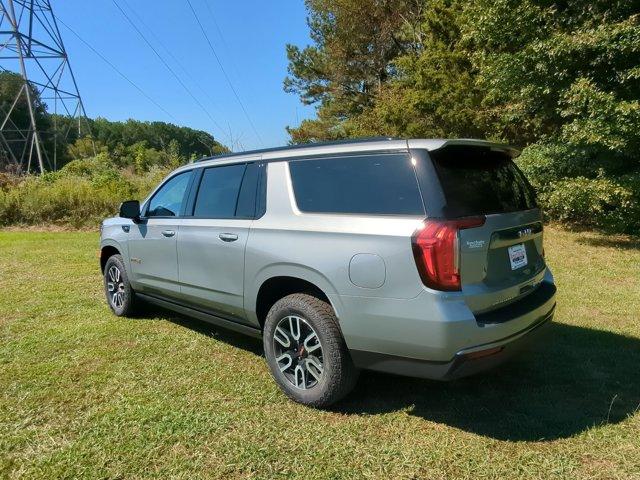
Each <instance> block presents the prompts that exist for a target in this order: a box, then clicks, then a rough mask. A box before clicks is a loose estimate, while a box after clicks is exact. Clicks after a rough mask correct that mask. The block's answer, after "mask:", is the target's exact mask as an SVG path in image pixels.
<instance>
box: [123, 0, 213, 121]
mask: <svg viewBox="0 0 640 480" xmlns="http://www.w3.org/2000/svg"><path fill="white" fill-rule="evenodd" d="M122 2H123V3H124V5H125V6H126V7H127V8H128V9H129V10H130V11H131V13H133V15H134V16H135V17H136V19H137V20H138V21H139V22H140V24H141V25H142V26H143V27H145V28H146V29H147V31H148V32H149V33H150V34H151V36H152V37H153V38H154V39H155V41H156V42H158V44H159V45H160V46H161V47H162V48H163V49H164V51H165V52H167V54H168V55H169V57H171V59H172V60H173V61H174V62H175V64H176V65H178V67H180V69H181V70H182V72H183V73H184V74H185V75H186V76H187V78H189V80H191V81H192V82H193V83H194V85H195V86H196V87H198V89H199V90H200V91H201V92H202V93H203V94H204V96H205V97H207V99H208V100H209V101H210V102H211V104H212V106H213V107H215V108H216V109H218V105H217V104H216V102H215V100H213V98H211V96H210V95H209V93H207V90H206V89H205V88H204V87H202V85H201V84H200V83H199V82H198V80H197V79H196V78H195V77H194V76H193V75H191V74H190V73H189V71H188V70H187V69H186V67H185V66H184V65H183V64H182V62H180V60H179V59H178V58H176V56H175V55H174V54H173V53H171V50H169V48H167V46H166V45H165V44H164V43H163V41H162V40H161V39H160V38H159V37H158V35H156V34H155V32H154V31H153V29H152V28H150V27H149V25H147V24H146V23H145V22H144V20H143V19H142V17H141V16H140V15H139V14H138V12H136V10H135V9H134V8H133V7H132V6H131V4H130V3H129V2H128V1H127V0H122Z"/></svg>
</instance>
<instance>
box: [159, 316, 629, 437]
mask: <svg viewBox="0 0 640 480" xmlns="http://www.w3.org/2000/svg"><path fill="white" fill-rule="evenodd" d="M158 315H159V316H160V317H164V318H166V319H167V320H169V321H171V322H173V323H176V324H178V325H181V326H183V327H185V328H189V329H190V330H193V331H195V332H198V333H200V334H202V335H206V336H209V337H213V338H215V339H216V340H219V341H222V342H225V343H228V344H230V345H232V346H234V347H236V348H242V349H244V350H246V351H249V352H251V353H253V354H255V355H256V356H261V357H262V356H263V350H262V342H261V341H260V340H258V339H255V338H251V337H247V336H245V335H241V334H239V333H235V332H232V331H228V330H225V329H223V328H218V327H216V326H213V325H210V324H208V323H205V322H201V321H199V320H195V319H191V318H189V317H185V316H181V315H177V314H173V313H171V312H167V311H164V310H158ZM639 365H640V339H637V338H632V337H626V336H623V335H619V334H615V333H612V332H606V331H603V330H594V329H589V328H583V327H576V326H571V325H566V324H561V323H552V324H551V325H549V327H548V328H547V329H546V332H545V334H544V335H543V336H542V337H541V338H540V340H539V342H538V343H537V344H536V345H535V346H534V347H532V348H529V349H528V350H525V351H523V352H520V354H519V355H518V356H516V357H515V358H513V359H511V360H510V361H509V362H508V363H506V364H505V365H503V366H501V367H499V368H496V369H494V370H491V371H488V372H484V373H481V374H478V375H475V376H473V377H468V378H463V379H459V380H455V381H452V382H435V381H429V380H421V379H416V378H410V377H401V376H395V375H387V374H382V373H376V372H369V371H364V372H362V374H361V375H360V380H359V382H358V385H357V386H356V388H355V390H354V391H353V392H352V393H351V394H350V395H349V396H348V397H347V398H346V399H345V400H343V401H341V402H340V403H338V404H336V405H335V406H333V407H332V408H331V409H330V410H332V411H335V412H339V413H342V414H346V415H381V414H384V413H390V412H395V411H399V410H406V411H408V412H409V414H410V415H415V416H417V417H420V418H423V419H425V420H428V421H431V422H436V423H442V424H446V425H449V426H452V427H455V428H459V429H461V430H464V431H468V432H472V433H476V434H478V435H484V436H487V437H492V438H495V439H498V440H511V441H551V440H555V439H559V438H566V437H570V436H573V435H575V434H578V433H580V432H582V431H585V430H587V429H589V428H591V427H593V426H597V425H603V424H606V423H618V422H621V421H623V420H624V419H626V418H627V417H628V416H629V415H632V414H634V413H636V412H640V368H638V366H639Z"/></svg>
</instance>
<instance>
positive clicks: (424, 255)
mask: <svg viewBox="0 0 640 480" xmlns="http://www.w3.org/2000/svg"><path fill="white" fill-rule="evenodd" d="M484 222H485V217H469V218H461V219H457V220H427V221H426V222H425V224H424V228H422V229H420V230H418V231H417V232H416V233H415V234H414V236H413V239H412V240H413V242H412V243H413V255H414V257H415V259H416V265H417V267H418V272H419V273H420V277H421V278H422V282H423V283H424V284H425V286H427V287H429V288H433V289H434V290H446V291H456V290H460V270H459V266H458V255H459V246H458V231H459V230H462V229H465V228H474V227H480V226H482V225H484Z"/></svg>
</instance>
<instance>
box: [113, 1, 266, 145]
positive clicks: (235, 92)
mask: <svg viewBox="0 0 640 480" xmlns="http://www.w3.org/2000/svg"><path fill="white" fill-rule="evenodd" d="M114 1H115V0H114ZM187 4H188V5H189V8H190V9H191V12H192V13H193V16H194V17H195V19H196V22H198V26H199V27H200V30H201V31H202V34H203V35H204V38H205V39H206V40H207V43H208V44H209V48H210V49H211V52H212V53H213V56H214V57H215V59H216V62H218V66H219V67H220V70H221V71H222V74H223V75H224V78H225V80H226V81H227V83H228V84H229V88H231V91H232V92H233V95H234V96H235V97H236V100H237V101H238V104H240V108H242V111H243V112H244V115H245V117H247V120H248V121H249V125H251V129H252V130H253V133H255V135H256V137H257V138H258V140H259V141H260V143H262V144H264V142H263V141H262V138H261V137H260V134H259V133H258V130H257V129H256V127H255V125H254V124H253V121H252V120H251V117H250V116H249V113H248V112H247V109H246V108H245V107H244V104H243V103H242V100H240V96H239V95H238V92H237V91H236V89H235V87H234V86H233V82H231V79H230V78H229V75H227V72H226V70H225V69H224V66H223V65H222V62H221V61H220V57H218V54H217V53H216V49H215V48H213V44H212V43H211V40H210V39H209V35H207V32H206V30H205V29H204V27H203V26H202V22H201V21H200V18H199V17H198V14H197V13H196V11H195V9H194V8H193V5H192V4H191V0H187Z"/></svg>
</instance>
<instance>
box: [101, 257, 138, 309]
mask: <svg viewBox="0 0 640 480" xmlns="http://www.w3.org/2000/svg"><path fill="white" fill-rule="evenodd" d="M114 269H115V270H114ZM116 270H117V272H118V273H119V276H118V277H117V278H116V276H115V274H114V273H115V271H116ZM103 276H104V292H105V296H106V297H107V304H108V305H109V308H111V311H112V312H113V313H114V314H116V315H117V316H118V317H127V316H130V315H132V314H133V313H134V312H135V307H136V298H135V292H134V291H133V289H132V288H131V284H130V283H129V277H128V276H127V270H126V269H125V267H124V261H123V260H122V256H121V255H112V256H111V257H109V258H108V259H107V263H106V264H105V266H104V275H103ZM115 293H117V294H118V295H117V298H116V295H114V294H115Z"/></svg>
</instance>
